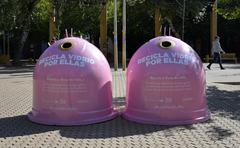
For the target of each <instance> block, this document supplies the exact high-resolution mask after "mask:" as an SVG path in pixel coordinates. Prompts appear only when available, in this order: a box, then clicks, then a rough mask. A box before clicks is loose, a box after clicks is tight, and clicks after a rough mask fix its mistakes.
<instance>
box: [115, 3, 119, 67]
mask: <svg viewBox="0 0 240 148" xmlns="http://www.w3.org/2000/svg"><path fill="white" fill-rule="evenodd" d="M117 69H118V38H117V0H114V70H115V71H117Z"/></svg>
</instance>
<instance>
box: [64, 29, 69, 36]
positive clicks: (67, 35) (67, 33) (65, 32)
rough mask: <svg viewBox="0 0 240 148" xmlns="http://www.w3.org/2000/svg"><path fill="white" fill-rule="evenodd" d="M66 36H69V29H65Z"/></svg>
mask: <svg viewBox="0 0 240 148" xmlns="http://www.w3.org/2000/svg"><path fill="white" fill-rule="evenodd" d="M65 37H66V38H67V37H68V31H67V29H65Z"/></svg>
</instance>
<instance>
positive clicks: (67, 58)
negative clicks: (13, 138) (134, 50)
mask: <svg viewBox="0 0 240 148" xmlns="http://www.w3.org/2000/svg"><path fill="white" fill-rule="evenodd" d="M116 115H117V113H116V112H115V111H114V110H113V107H112V75H111V70H110V67H109V64H108V62H107V60H106V58H105V57H104V56H103V54H102V53H101V51H100V50H99V49H97V48H96V47H95V46H94V45H92V44H90V43H89V42H87V41H86V40H84V39H80V38H76V37H69V38H65V39H62V40H59V41H57V42H56V43H54V44H53V45H51V46H50V47H49V48H48V49H47V50H46V51H45V52H44V53H43V54H42V55H41V57H40V58H39V60H38V62H37V64H36V67H35V70H34V74H33V108H32V111H31V112H30V113H29V114H28V117H29V119H30V120H31V121H33V122H37V123H41V124H48V125H85V124H92V123H97V122H102V121H106V120H110V119H112V118H114V117H116Z"/></svg>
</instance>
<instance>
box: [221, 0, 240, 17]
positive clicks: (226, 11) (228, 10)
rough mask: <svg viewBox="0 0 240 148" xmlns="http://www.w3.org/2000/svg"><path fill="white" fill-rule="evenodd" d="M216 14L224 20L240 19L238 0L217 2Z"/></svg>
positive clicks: (239, 2) (239, 3)
mask: <svg viewBox="0 0 240 148" xmlns="http://www.w3.org/2000/svg"><path fill="white" fill-rule="evenodd" d="M218 13H219V14H220V15H222V16H223V17H224V18H226V19H229V20H231V19H239V18H240V1H239V0H219V4H218Z"/></svg>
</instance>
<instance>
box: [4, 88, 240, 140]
mask: <svg viewBox="0 0 240 148" xmlns="http://www.w3.org/2000/svg"><path fill="white" fill-rule="evenodd" d="M239 96H240V91H226V90H219V89H218V88H217V87H215V86H209V87H208V89H207V98H208V104H209V108H210V110H211V112H212V116H215V117H219V116H220V117H224V118H229V119H232V120H237V121H240V99H239ZM120 105H122V104H121V103H120ZM226 120H228V119H226ZM225 124H227V123H225ZM226 127H228V126H224V127H221V126H220V125H219V124H218V121H215V120H214V118H213V119H211V120H208V121H207V122H204V123H199V124H194V125H187V126H157V125H146V124H138V123H135V122H131V121H128V120H125V119H123V118H121V117H117V118H115V119H113V120H110V121H106V122H103V123H98V124H92V125H84V126H68V127H65V126H47V125H40V124H35V123H32V122H30V121H29V120H28V119H27V116H24V115H22V116H15V117H6V118H1V119H0V138H4V137H15V136H25V135H32V134H40V133H45V132H51V131H59V134H60V135H61V136H63V137H67V138H75V139H77V138H81V139H99V138H113V137H125V136H133V135H148V134H152V133H153V132H161V133H162V134H163V136H164V137H171V136H174V134H175V133H177V132H178V133H186V132H191V133H192V132H195V134H198V132H199V130H200V131H202V128H204V131H205V134H207V135H208V137H209V138H211V139H213V140H223V139H225V138H227V137H230V136H231V135H233V134H234V129H232V128H231V127H230V126H229V128H226Z"/></svg>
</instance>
